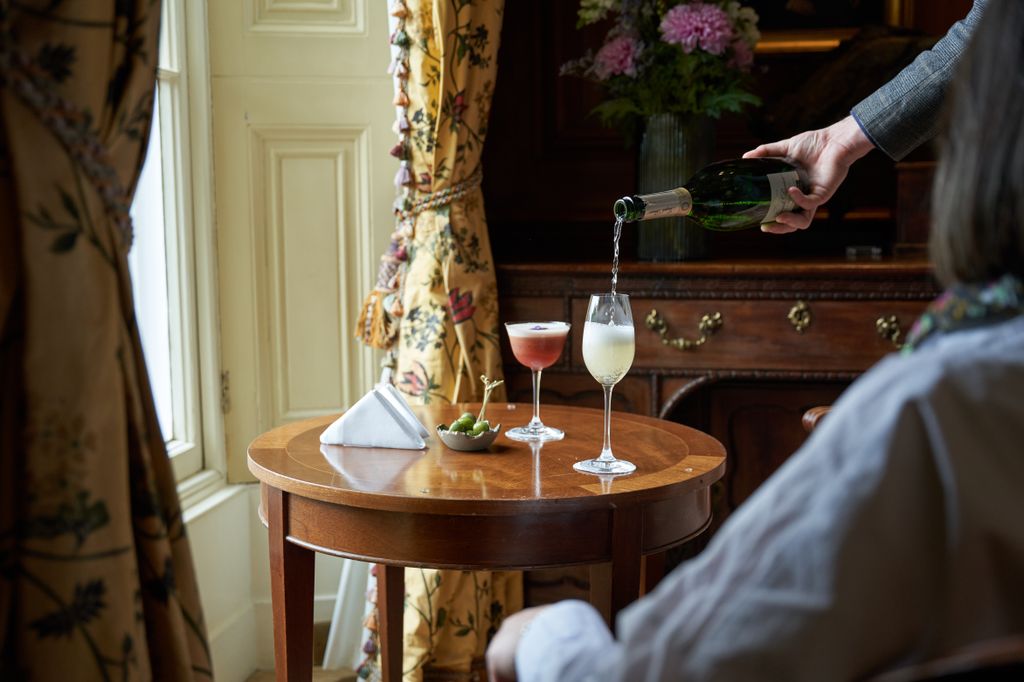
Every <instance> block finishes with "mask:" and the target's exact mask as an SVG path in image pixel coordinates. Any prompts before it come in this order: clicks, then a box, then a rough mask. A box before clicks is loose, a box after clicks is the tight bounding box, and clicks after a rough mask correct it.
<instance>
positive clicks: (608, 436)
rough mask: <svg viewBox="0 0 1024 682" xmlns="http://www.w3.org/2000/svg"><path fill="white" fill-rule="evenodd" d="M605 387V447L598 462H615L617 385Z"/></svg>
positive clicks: (606, 385)
mask: <svg viewBox="0 0 1024 682" xmlns="http://www.w3.org/2000/svg"><path fill="white" fill-rule="evenodd" d="M602 386H603V387H604V445H603V446H602V447H601V456H600V457H598V458H597V461H598V462H614V461H615V455H613V454H612V389H614V388H615V384H602Z"/></svg>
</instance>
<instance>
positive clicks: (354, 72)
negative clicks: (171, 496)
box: [209, 0, 396, 481]
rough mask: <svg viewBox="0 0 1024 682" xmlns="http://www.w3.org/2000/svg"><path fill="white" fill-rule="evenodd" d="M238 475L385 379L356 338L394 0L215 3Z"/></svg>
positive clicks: (381, 235) (379, 180)
mask: <svg viewBox="0 0 1024 682" xmlns="http://www.w3.org/2000/svg"><path fill="white" fill-rule="evenodd" d="M209 31H210V36H209V37H210V65H211V82H212V86H211V87H212V101H213V129H214V175H215V183H216V225H217V230H218V236H217V243H218V250H219V253H218V263H219V278H220V292H221V293H220V319H221V338H222V348H221V351H222V363H223V371H224V376H223V388H224V391H223V398H224V400H223V403H224V405H223V407H224V409H225V430H226V439H227V452H228V476H229V479H230V480H233V481H243V480H251V479H250V478H249V474H248V472H247V471H246V467H245V448H246V446H247V445H248V443H249V442H250V441H251V440H252V439H253V438H254V437H255V436H257V435H258V434H260V433H262V432H263V431H266V430H267V429H269V428H271V427H274V426H278V425H280V424H282V423H284V422H287V421H291V420H294V419H299V418H304V417H310V416H314V415H319V414H326V413H330V412H336V411H338V410H339V409H340V408H342V407H347V406H348V405H350V404H351V403H352V402H354V401H355V400H356V399H358V397H359V396H360V395H361V394H362V392H364V391H365V390H366V389H367V388H368V387H369V385H370V384H371V383H372V382H373V380H374V377H375V374H376V362H375V358H374V356H373V354H372V353H371V352H370V351H369V350H367V349H365V348H364V347H362V345H361V344H359V343H358V342H357V341H356V340H355V339H354V338H353V336H354V326H355V320H356V317H357V315H358V309H359V305H360V303H361V301H362V298H363V296H364V295H365V294H366V293H367V289H368V287H369V286H370V285H371V284H372V282H373V279H374V277H375V275H376V264H377V257H378V255H379V254H380V253H381V251H382V250H383V248H384V246H385V245H386V242H387V238H388V235H389V234H390V232H391V230H392V216H391V202H392V200H393V198H394V189H393V187H392V184H391V176H392V175H393V173H394V171H395V168H396V165H395V163H394V159H392V158H391V157H390V156H389V155H388V150H389V148H390V146H391V145H392V144H393V142H394V140H393V138H394V135H393V133H392V132H391V125H392V121H393V120H394V107H393V105H392V104H391V100H392V96H393V91H392V85H391V78H390V76H388V74H387V72H386V70H387V64H388V60H389V46H388V16H387V3H385V2H382V1H381V0H233V1H231V2H221V1H219V0H218V1H217V2H211V3H210V5H209Z"/></svg>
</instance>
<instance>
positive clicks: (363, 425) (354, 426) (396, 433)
mask: <svg viewBox="0 0 1024 682" xmlns="http://www.w3.org/2000/svg"><path fill="white" fill-rule="evenodd" d="M429 434H430V432H429V431H427V429H426V428H425V427H424V426H423V424H421V423H420V420H419V419H417V418H416V415H414V414H413V413H412V410H410V409H409V405H408V404H407V403H406V402H405V399H404V398H403V397H402V394H401V393H399V392H398V390H397V389H396V388H395V387H394V386H392V385H391V384H378V385H377V386H375V387H374V388H373V390H371V391H370V392H369V393H367V394H366V395H364V396H363V397H362V398H360V399H359V401H358V402H356V404H355V405H353V406H352V407H350V408H349V409H348V411H347V412H345V414H343V415H341V417H339V418H338V419H337V420H335V421H334V423H333V424H331V425H330V426H328V427H327V429H326V430H325V431H324V432H323V433H321V434H320V442H321V443H325V444H327V445H353V446H363V447H371V448H400V449H406V450H408V449H415V450H422V449H423V448H425V447H427V444H426V443H425V442H424V440H423V439H424V438H425V437H427V436H428V435H429Z"/></svg>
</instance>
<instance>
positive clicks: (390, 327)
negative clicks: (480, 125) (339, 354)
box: [356, 162, 484, 349]
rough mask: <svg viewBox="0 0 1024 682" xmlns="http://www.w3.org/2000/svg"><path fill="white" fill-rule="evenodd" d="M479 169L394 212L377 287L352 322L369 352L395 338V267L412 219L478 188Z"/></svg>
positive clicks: (404, 256)
mask: <svg viewBox="0 0 1024 682" xmlns="http://www.w3.org/2000/svg"><path fill="white" fill-rule="evenodd" d="M402 170H406V171H408V165H407V162H403V164H402V167H401V168H400V169H399V172H401V171H402ZM483 177H484V174H483V169H482V168H480V167H477V169H476V170H475V171H473V173H472V174H471V175H470V176H469V177H467V178H466V179H465V180H463V181H462V182H459V183H456V184H454V185H452V186H451V187H446V188H444V189H441V190H438V191H436V192H429V193H422V192H420V193H418V194H419V198H417V199H415V200H413V201H411V202H408V201H403V203H402V206H403V208H396V211H395V213H396V214H397V215H398V218H399V221H400V225H399V229H398V230H397V231H396V233H395V234H393V235H392V236H391V244H390V245H389V246H388V251H387V253H385V254H384V255H383V256H381V264H380V271H379V272H378V274H377V286H375V287H374V288H373V291H371V292H370V293H369V295H368V296H367V297H366V300H365V301H364V302H363V307H362V309H361V310H360V313H359V320H358V321H357V322H356V338H359V339H361V340H362V342H363V343H364V344H366V345H367V346H370V347H372V348H382V349H387V348H390V347H391V346H392V345H393V344H394V342H395V340H396V339H397V338H398V321H397V318H398V317H400V316H401V314H402V312H403V311H402V302H401V297H400V296H399V289H400V288H401V281H400V279H401V278H400V273H399V267H400V266H401V264H402V263H404V262H405V261H406V260H407V259H408V257H409V255H408V250H407V248H406V245H405V242H406V241H407V240H408V239H410V238H411V236H412V235H411V232H412V229H411V228H412V219H413V218H414V217H415V216H416V215H417V214H419V213H422V212H423V211H429V210H436V209H438V208H440V207H442V206H447V205H448V204H450V203H452V202H453V201H457V200H458V199H461V198H462V197H464V196H466V195H467V194H469V193H470V192H472V191H473V190H475V189H477V188H478V187H480V182H481V181H482V180H483Z"/></svg>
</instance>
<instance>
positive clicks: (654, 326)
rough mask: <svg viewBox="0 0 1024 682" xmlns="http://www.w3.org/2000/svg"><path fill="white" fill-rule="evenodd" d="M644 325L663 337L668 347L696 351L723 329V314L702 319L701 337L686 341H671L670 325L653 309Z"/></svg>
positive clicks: (712, 314) (679, 339) (700, 324)
mask: <svg viewBox="0 0 1024 682" xmlns="http://www.w3.org/2000/svg"><path fill="white" fill-rule="evenodd" d="M644 324H646V325H647V328H648V329H650V330H651V331H653V332H657V334H658V336H660V337H661V342H662V343H663V344H664V345H666V346H671V347H672V348H675V349H676V350H695V349H696V348H697V347H698V346H703V345H704V343H705V342H706V341H707V340H708V337H710V336H711V335H712V334H714V333H715V332H716V331H718V330H719V329H720V328H721V327H722V313H710V314H707V315H704V316H702V317H701V318H700V323H699V324H698V325H697V329H698V331H700V336H698V337H697V338H696V339H684V338H683V337H679V338H676V339H671V338H669V336H668V323H667V322H665V319H664V318H663V317H662V316H661V315H660V314H659V313H658V311H657V310H655V309H653V308H652V309H651V312H649V313H647V317H646V318H644Z"/></svg>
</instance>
